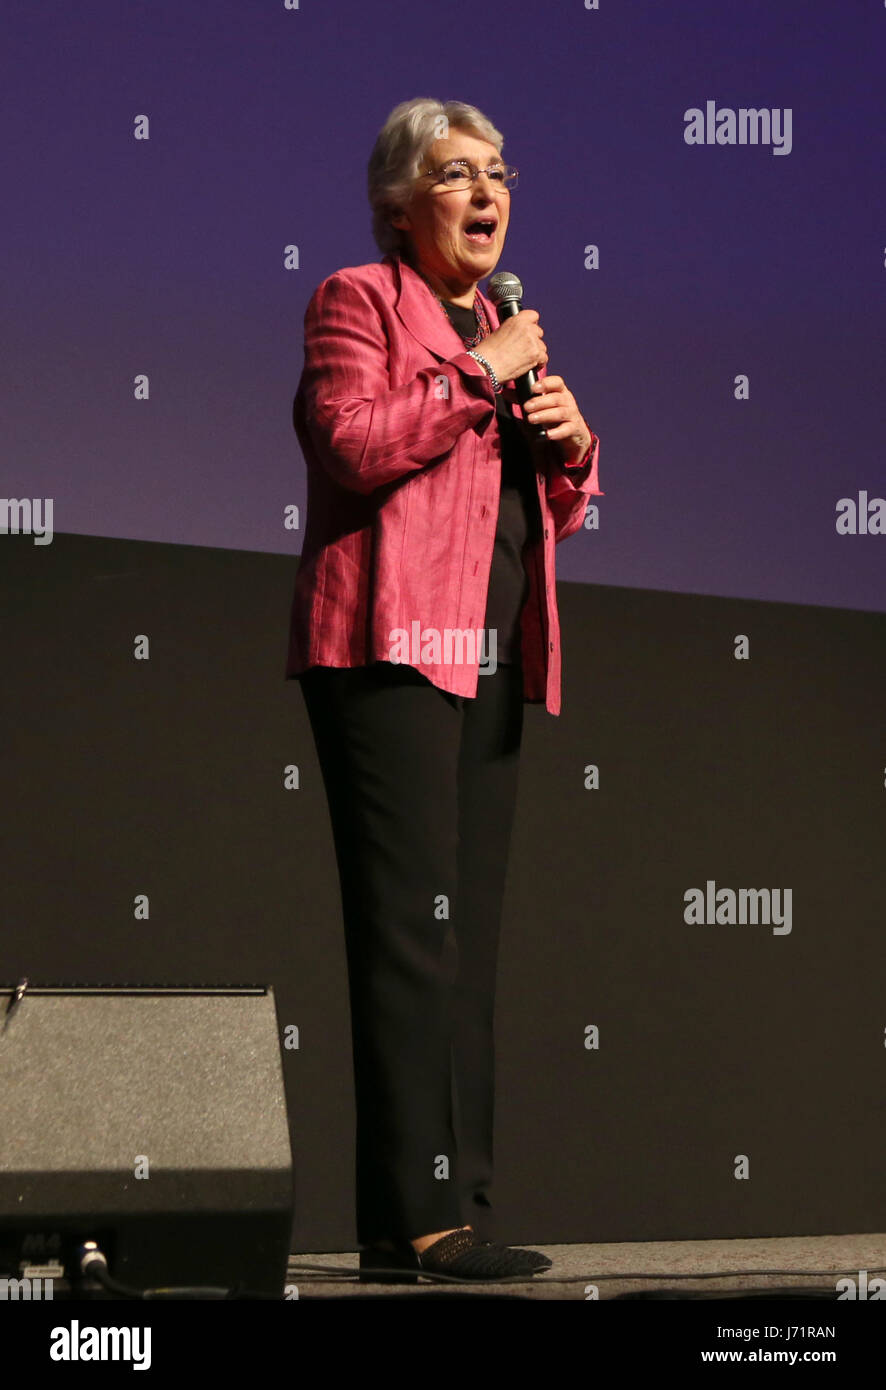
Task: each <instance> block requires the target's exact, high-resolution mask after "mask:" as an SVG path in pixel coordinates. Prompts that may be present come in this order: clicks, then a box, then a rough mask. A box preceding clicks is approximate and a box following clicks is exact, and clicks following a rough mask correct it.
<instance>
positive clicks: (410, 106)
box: [368, 97, 504, 255]
mask: <svg viewBox="0 0 886 1390" xmlns="http://www.w3.org/2000/svg"><path fill="white" fill-rule="evenodd" d="M448 126H456V127H457V128H458V129H459V130H465V131H469V132H470V133H471V134H472V135H477V136H479V138H480V139H481V140H488V141H489V143H490V145H494V146H495V148H496V149H497V150H498V152H499V154H501V148H502V145H503V144H504V136H503V135H502V133H501V131H500V130H496V128H495V126H494V125H493V124H492V122H491V121H489V120H487V118H486V117H485V116H484V115H483V112H482V111H478V110H477V107H476V106H468V105H467V104H466V103H465V102H463V101H435V100H434V99H433V97H414V98H413V100H412V101H401V103H400V105H399V106H395V107H394V109H393V111H392V112H391V114H390V116H388V119H387V120H386V121H385V123H384V125H383V126H382V128H381V130H380V131H379V135H378V139H377V140H376V142H375V147H374V149H373V151H372V154H371V155H370V158H369V179H368V184H369V205H370V207H371V208H372V235H373V237H374V238H375V242H376V245H377V246H378V249H379V250H380V251H381V253H382V255H388V254H390V253H394V254H396V253H403V252H404V251H406V250H407V249H408V233H407V232H405V231H403V230H401V228H399V227H393V226H392V225H391V222H390V220H389V219H390V217H391V216H392V215H394V214H396V213H397V212H400V211H402V210H403V208H404V206H405V205H406V204H407V203H408V202H409V199H410V197H411V195H412V190H413V185H414V183H415V179H416V177H417V176H418V173H419V169H420V167H421V162H422V160H423V159H424V157H425V155H426V154H427V152H428V150H429V149H430V147H431V145H433V143H434V141H435V140H439V139H442V138H444V137H445V135H446V133H447V128H448Z"/></svg>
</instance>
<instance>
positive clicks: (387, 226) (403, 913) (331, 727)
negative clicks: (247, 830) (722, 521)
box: [286, 98, 600, 1281]
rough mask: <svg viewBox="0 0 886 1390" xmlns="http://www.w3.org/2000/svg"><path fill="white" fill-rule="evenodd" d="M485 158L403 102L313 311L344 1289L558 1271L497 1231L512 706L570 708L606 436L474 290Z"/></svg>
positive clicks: (313, 675)
mask: <svg viewBox="0 0 886 1390" xmlns="http://www.w3.org/2000/svg"><path fill="white" fill-rule="evenodd" d="M502 144H503V139H502V136H501V134H500V133H499V131H498V130H496V129H495V127H494V126H493V125H492V124H491V123H490V122H489V121H488V120H487V118H486V117H485V116H484V115H483V114H482V113H481V112H480V111H478V110H477V109H476V107H473V106H468V105H465V104H464V103H463V102H457V101H448V102H443V103H441V102H437V101H433V100H430V99H424V98H422V99H417V100H414V101H407V102H404V103H402V104H401V105H400V106H397V107H396V108H395V109H394V111H393V112H392V113H391V115H390V117H389V118H388V120H387V122H386V123H385V125H384V127H383V128H382V130H381V132H380V134H379V136H378V139H377V141H376V144H375V148H374V150H373V152H372V156H371V158H370V161H369V200H370V204H371V207H372V211H373V234H374V237H375V240H376V243H377V245H378V247H379V249H380V251H381V252H382V254H383V259H382V260H381V261H380V262H377V263H371V264H368V265H361V266H353V267H349V268H347V269H343V270H339V271H337V272H336V273H335V274H333V275H330V276H329V277H328V278H327V279H325V280H324V281H323V282H322V284H320V286H319V287H318V288H317V290H316V291H315V293H314V295H313V297H312V298H311V301H310V303H309V305H308V308H307V311H306V313H305V362H304V370H303V373H302V376H301V380H300V382H299V387H298V391H297V394H296V397H295V407H294V424H295V429H296V433H297V435H298V439H299V442H300V444H301V448H302V452H303V454H304V458H305V463H306V466H307V478H308V498H307V525H306V530H305V536H304V543H303V546H302V553H301V558H300V563H299V569H298V574H297V577H296V581H295V594H294V598H293V605H292V625H291V637H290V647H289V658H288V665H287V669H286V674H287V677H289V678H295V677H297V678H298V679H299V680H300V682H301V688H302V692H303V695H304V699H305V704H306V707H307V712H308V717H309V720H310V724H311V729H312V734H313V738H314V742H315V745H316V749H317V754H318V758H319V761H320V766H321V769H322V774H323V781H324V786H325V789H326V797H327V801H328V805H329V811H330V819H331V824H332V830H333V837H334V843H335V851H336V858H337V863H338V872H339V880H340V885H341V897H342V908H343V917H344V929H345V944H346V954H347V965H348V984H349V991H350V1002H351V1040H352V1050H353V1062H354V1082H355V1095H356V1109H357V1135H356V1198H357V1238H358V1242H359V1244H360V1247H361V1249H360V1277H361V1279H370V1278H383V1279H387V1280H396V1279H397V1278H401V1279H404V1280H412V1281H414V1280H416V1279H417V1278H418V1277H419V1274H421V1273H422V1272H425V1273H429V1274H430V1273H441V1272H442V1273H446V1274H449V1275H455V1276H458V1277H460V1278H465V1279H493V1278H497V1277H501V1276H513V1275H520V1274H522V1275H531V1274H533V1273H535V1272H537V1271H539V1270H543V1269H547V1268H549V1267H550V1263H551V1262H550V1260H549V1259H547V1257H546V1256H544V1255H543V1254H540V1253H539V1252H537V1251H532V1250H521V1249H515V1248H513V1247H510V1246H507V1245H503V1244H499V1243H497V1242H496V1241H495V1240H492V1239H490V1238H489V1237H490V1236H491V1235H492V1234H493V1227H492V1225H491V1222H492V1218H493V1214H494V1208H493V1205H492V1200H491V1187H492V1174H493V1073H494V1036H493V1033H494V1030H493V1013H494V997H495V982H496V961H497V956H498V942H499V928H500V919H501V909H502V898H503V892H504V885H505V875H506V868H507V860H508V851H509V842H510V835H511V826H512V821H513V813H514V805H515V800H516V793H517V778H518V765H519V756H520V744H521V737H522V727H523V705H524V703H525V702H531V703H536V704H538V703H542V702H544V704H545V706H546V708H547V710H548V711H549V712H550V713H551V714H554V715H556V714H559V712H560V631H559V622H558V616H557V601H556V592H555V564H554V547H555V544H556V543H557V542H558V541H561V540H563V539H564V538H565V537H567V536H570V535H572V533H573V532H575V531H577V530H578V529H579V528H580V527H581V525H582V522H583V519H584V515H585V511H586V507H587V500H588V497H589V496H590V495H594V494H599V493H600V488H599V487H598V485H597V463H598V456H599V443H598V440H597V437H596V435H595V434H594V433H593V431H592V430H591V429H590V428H589V427H588V425H587V423H586V421H585V419H584V417H583V416H582V415H581V413H580V412H579V409H578V406H577V405H576V402H575V399H574V397H573V395H572V393H571V391H569V389H568V387H567V386H566V383H565V382H564V380H563V378H562V377H559V376H553V375H549V374H548V373H547V369H546V365H545V364H546V363H547V360H548V354H547V350H546V347H545V343H544V333H543V330H542V328H541V325H540V323H539V316H538V314H537V313H536V312H535V310H533V309H521V310H520V311H519V312H518V313H516V314H514V315H513V316H511V317H508V318H505V320H504V321H503V322H501V323H499V317H498V313H497V311H496V308H495V305H494V304H493V302H492V301H491V300H490V299H488V298H487V297H486V296H485V295H484V294H482V293H481V292H480V290H479V288H478V285H479V282H480V280H482V279H483V278H484V277H485V276H488V275H490V274H491V272H492V271H493V270H494V268H495V266H496V264H497V263H498V261H499V258H500V256H501V254H502V250H503V247H504V242H505V236H506V235H507V230H508V222H509V219H510V201H511V190H512V188H513V187H514V185H515V184H516V181H517V171H516V169H513V168H511V166H510V165H507V164H505V163H503V162H502V158H501V150H502ZM530 370H534V371H535V372H536V375H537V378H538V380H537V381H536V383H535V386H534V387H533V390H532V394H531V396H530V397H529V398H527V399H526V400H525V405H524V406H523V407H521V406H520V405H519V404H518V398H517V390H516V386H515V382H516V381H517V379H518V378H520V377H521V376H522V375H523V374H524V373H526V372H529V371H530ZM545 436H546V437H545Z"/></svg>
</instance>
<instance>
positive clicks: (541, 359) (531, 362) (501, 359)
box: [476, 309, 548, 385]
mask: <svg viewBox="0 0 886 1390" xmlns="http://www.w3.org/2000/svg"><path fill="white" fill-rule="evenodd" d="M543 334H544V330H543V329H542V328H540V327H539V324H538V313H537V312H536V310H535V309H521V310H520V312H519V314H514V315H513V317H512V318H508V319H505V321H504V323H503V324H502V325H501V327H500V328H496V330H495V332H494V333H490V335H489V337H488V338H483V339H481V341H480V342H479V343H478V344H477V348H476V351H477V352H478V353H479V354H480V356H481V357H485V358H486V360H487V361H488V363H489V365H490V366H491V367H492V370H493V371H494V372H495V375H496V376H497V377H498V380H499V381H500V382H501V384H502V385H504V383H505V382H506V381H513V380H514V378H515V377H518V376H522V375H523V374H524V372H528V371H529V370H530V369H534V368H536V367H540V366H542V365H543V363H545V362H547V360H548V353H547V348H546V347H545V345H544V343H543V342H542V337H543Z"/></svg>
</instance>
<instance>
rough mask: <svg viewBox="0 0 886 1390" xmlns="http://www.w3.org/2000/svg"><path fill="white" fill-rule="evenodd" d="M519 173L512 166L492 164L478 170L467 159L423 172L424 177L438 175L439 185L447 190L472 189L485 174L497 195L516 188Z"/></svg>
mask: <svg viewBox="0 0 886 1390" xmlns="http://www.w3.org/2000/svg"><path fill="white" fill-rule="evenodd" d="M517 173H518V171H517V170H516V169H515V168H514V167H513V165H511V164H490V166H489V168H488V169H478V168H477V167H476V165H474V164H471V163H470V161H469V160H467V159H448V160H447V161H446V163H445V164H441V166H440V168H439V169H424V170H422V175H431V176H432V177H433V176H435V175H436V181H437V183H441V184H443V186H444V187H445V188H471V187H472V186H473V184H474V183H475V182H476V180H477V178H478V176H479V175H480V174H485V175H486V177H487V178H488V179H489V181H490V183H491V184H493V186H494V188H495V192H496V193H504V192H505V191H510V189H512V188H516V186H517Z"/></svg>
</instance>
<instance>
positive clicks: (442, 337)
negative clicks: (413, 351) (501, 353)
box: [384, 253, 499, 360]
mask: <svg viewBox="0 0 886 1390" xmlns="http://www.w3.org/2000/svg"><path fill="white" fill-rule="evenodd" d="M384 263H385V264H386V265H390V267H391V271H392V273H393V277H394V295H395V298H394V308H395V309H396V311H397V314H398V316H399V318H400V320H401V321H402V323H403V324H404V325H405V326H406V328H408V330H409V332H410V333H411V334H412V335H413V337H415V338H417V339H418V341H419V342H420V343H422V344H423V345H424V346H425V347H426V348H429V349H430V351H431V352H433V353H434V355H435V357H439V358H441V360H445V359H446V358H448V357H451V356H452V355H453V351H454V349H456V348H461V350H462V352H463V351H464V343H463V342H462V340H461V338H460V337H459V335H458V334H457V333H456V331H455V329H454V328H453V326H452V324H451V323H450V322H449V319H448V317H447V314H446V311H445V309H443V308H442V306H441V305H440V303H439V302H438V300H437V298H436V296H435V294H434V292H433V290H432V289H431V287H430V285H429V284H428V283H427V281H425V280H423V279H422V277H421V276H420V275H419V274H418V271H416V270H413V268H412V266H411V265H409V263H408V262H407V261H404V260H403V258H402V256H399V255H397V254H396V253H390V254H389V255H387V256H385V257H384ZM477 293H478V294H479V295H480V299H481V301H482V303H483V308H484V309H485V310H486V317H487V318H488V319H489V324H490V327H491V328H493V329H496V328H498V326H499V322H498V314H497V313H496V310H495V305H494V304H493V303H492V300H491V299H487V297H486V295H485V294H483V292H482V290H480V289H479V288H478V291H477Z"/></svg>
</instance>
